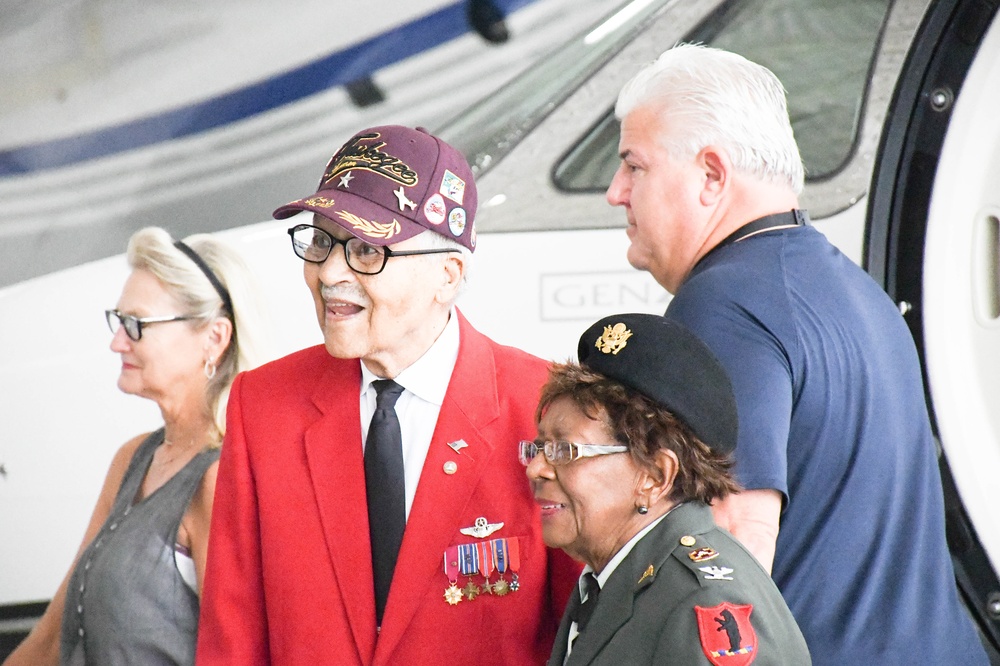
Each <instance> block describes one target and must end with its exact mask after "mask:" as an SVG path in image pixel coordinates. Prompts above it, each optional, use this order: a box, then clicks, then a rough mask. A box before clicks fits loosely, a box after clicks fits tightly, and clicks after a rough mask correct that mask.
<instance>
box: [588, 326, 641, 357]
mask: <svg viewBox="0 0 1000 666" xmlns="http://www.w3.org/2000/svg"><path fill="white" fill-rule="evenodd" d="M631 337H632V331H630V330H628V329H627V328H626V327H625V324H615V325H614V326H613V327H612V326H605V327H604V335H602V336H601V337H600V338H598V340H597V344H595V345H594V346H595V347H597V348H598V349H600V350H601V351H602V352H604V353H605V354H617V353H618V352H620V351H621V350H622V349H624V348H625V344H626V341H627V340H628V339H629V338H631Z"/></svg>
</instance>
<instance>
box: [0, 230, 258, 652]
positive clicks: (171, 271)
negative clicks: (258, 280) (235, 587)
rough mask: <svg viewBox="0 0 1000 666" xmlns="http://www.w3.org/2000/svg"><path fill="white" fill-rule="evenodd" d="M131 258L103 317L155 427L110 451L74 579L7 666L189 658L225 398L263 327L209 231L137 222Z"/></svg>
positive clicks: (252, 361) (243, 277) (244, 279)
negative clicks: (157, 419) (155, 415)
mask: <svg viewBox="0 0 1000 666" xmlns="http://www.w3.org/2000/svg"><path fill="white" fill-rule="evenodd" d="M128 263H129V266H130V267H131V269H132V272H131V273H130V275H129V277H128V279H127V280H126V281H125V286H124V288H123V289H122V293H121V297H120V298H119V299H118V303H117V305H116V306H115V308H114V309H111V310H108V311H107V312H106V313H105V316H106V317H107V321H108V325H109V327H110V328H111V330H112V332H113V334H114V337H113V338H112V341H111V350H112V351H113V352H115V353H117V354H119V356H120V357H121V373H120V375H119V377H118V388H119V389H121V390H122V391H123V392H125V393H128V394H132V395H137V396H140V397H143V398H147V399H149V400H154V401H155V402H156V403H157V405H158V406H159V408H160V411H161V413H162V415H163V426H162V427H160V428H159V429H157V430H156V431H154V432H152V433H146V434H141V435H138V436H137V437H135V438H133V439H131V440H130V441H128V442H126V443H125V444H124V445H123V446H122V447H121V448H120V449H119V450H118V452H117V453H116V454H115V456H114V459H113V460H112V463H111V468H110V470H109V471H108V475H107V478H106V479H105V482H104V487H103V488H102V489H101V493H100V497H99V498H98V501H97V506H96V507H95V509H94V513H93V515H92V517H91V520H90V524H89V526H88V527H87V531H86V534H85V536H84V539H83V544H82V545H81V547H80V551H79V553H78V554H77V558H76V560H75V562H74V564H73V566H72V568H71V569H70V572H69V574H68V575H67V577H66V579H65V580H64V581H63V583H62V585H61V586H60V587H59V590H58V591H57V592H56V594H55V597H54V598H53V600H52V602H51V603H50V604H49V607H48V608H47V610H46V612H45V614H44V615H43V616H42V618H41V620H40V621H39V623H38V624H37V626H36V627H35V628H34V630H33V631H32V632H31V634H29V636H28V637H27V638H26V639H25V640H24V642H23V643H22V644H21V645H20V646H19V647H18V649H17V650H16V651H15V652H14V653H13V654H12V655H11V656H10V657H9V658H8V660H7V661H6V662H4V663H5V665H9V666H15V665H21V664H32V665H36V664H57V663H61V664H73V665H79V664H101V665H105V664H107V665H113V664H125V663H130V664H137V663H141V664H192V663H194V648H195V642H196V638H197V623H198V609H199V596H200V590H201V584H202V578H203V574H204V571H205V559H206V552H207V546H208V528H209V523H210V520H211V515H212V501H213V497H214V494H215V477H216V470H217V468H218V458H219V447H220V445H221V444H222V438H223V435H224V434H225V412H226V402H227V399H228V397H229V388H230V386H231V384H232V381H233V378H234V377H235V376H236V374H237V373H238V372H240V371H242V370H245V369H247V368H250V367H253V366H254V365H256V361H258V360H259V358H258V353H259V350H258V347H259V345H258V343H257V339H258V338H259V337H260V323H261V322H260V318H259V316H257V315H256V313H255V310H254V294H253V292H252V289H251V286H250V284H251V280H250V273H249V270H248V269H247V267H246V265H245V264H244V263H243V261H242V260H241V259H240V258H239V256H238V255H236V253H235V252H234V251H233V250H231V249H230V248H228V247H227V246H225V245H224V244H222V243H221V242H220V241H218V240H216V239H214V238H212V237H209V236H205V235H198V236H191V237H189V238H188V239H186V240H185V241H177V242H175V241H174V240H173V239H171V237H170V236H169V234H167V232H165V231H164V230H162V229H158V228H147V229H142V230H140V231H138V232H137V233H136V234H135V235H134V236H133V237H132V238H131V240H130V241H129V245H128Z"/></svg>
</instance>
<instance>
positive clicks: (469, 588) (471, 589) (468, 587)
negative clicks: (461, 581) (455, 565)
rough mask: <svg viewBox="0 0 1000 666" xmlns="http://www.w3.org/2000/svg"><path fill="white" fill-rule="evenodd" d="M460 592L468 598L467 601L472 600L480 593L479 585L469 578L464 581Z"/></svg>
mask: <svg viewBox="0 0 1000 666" xmlns="http://www.w3.org/2000/svg"><path fill="white" fill-rule="evenodd" d="M462 594H464V595H465V598H466V599H468V600H469V601H473V600H475V598H476V597H477V596H479V595H480V594H481V592H480V590H479V586H478V585H476V584H475V583H473V582H472V579H471V578H470V579H469V582H468V583H466V584H465V587H463V588H462Z"/></svg>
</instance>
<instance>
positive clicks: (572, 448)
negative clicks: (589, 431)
mask: <svg viewBox="0 0 1000 666" xmlns="http://www.w3.org/2000/svg"><path fill="white" fill-rule="evenodd" d="M626 451H628V447H627V446H624V445H622V444H577V443H576V442H566V441H562V440H558V441H554V442H551V441H548V442H537V441H535V442H529V441H527V440H521V441H520V442H519V443H518V454H519V458H520V460H521V464H522V465H524V466H525V467H527V466H528V463H530V462H531V461H532V460H534V459H535V456H537V455H538V454H539V453H543V454H545V459H546V460H547V461H548V462H549V464H550V465H565V464H567V463H571V462H573V461H574V460H577V459H579V458H593V457H595V456H606V455H609V454H612V453H625V452H626Z"/></svg>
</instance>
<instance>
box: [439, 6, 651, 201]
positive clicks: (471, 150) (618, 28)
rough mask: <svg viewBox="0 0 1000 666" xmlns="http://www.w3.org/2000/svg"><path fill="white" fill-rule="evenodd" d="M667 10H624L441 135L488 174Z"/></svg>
mask: <svg viewBox="0 0 1000 666" xmlns="http://www.w3.org/2000/svg"><path fill="white" fill-rule="evenodd" d="M666 4H669V0H660V1H659V2H649V1H647V0H633V1H632V2H629V3H625V4H623V5H622V6H621V7H619V8H618V9H617V10H615V11H614V12H612V13H611V14H609V15H608V16H607V17H606V18H605V20H604V21H602V22H601V23H600V24H599V25H598V27H596V28H594V29H592V30H588V31H587V32H586V33H584V34H582V35H579V36H577V37H576V38H574V39H572V40H571V41H570V42H568V43H567V44H565V45H564V46H563V47H562V48H560V49H558V50H557V51H554V52H553V53H551V54H550V55H549V57H547V58H545V59H544V60H543V61H542V62H540V63H538V64H537V65H536V66H535V67H532V68H530V69H528V70H527V71H526V72H523V73H521V74H520V75H518V76H517V77H516V78H515V79H513V80H512V81H511V82H510V83H509V84H507V85H506V86H504V87H503V88H501V90H500V91H498V92H497V93H494V94H492V95H489V96H487V97H486V98H485V99H483V100H481V101H480V102H479V103H477V104H476V105H474V106H472V107H471V108H470V109H468V110H466V111H463V112H462V113H461V114H460V115H458V116H456V117H455V118H453V119H452V120H451V121H449V122H448V123H445V125H444V126H443V127H442V128H440V129H439V130H438V131H437V134H438V135H439V136H440V137H442V138H443V139H445V140H446V141H448V143H450V144H452V145H453V146H455V147H456V148H458V149H459V150H460V151H461V152H462V153H463V154H464V155H465V156H466V158H468V160H469V164H470V165H471V166H472V172H473V173H474V174H476V175H477V176H479V175H481V174H483V173H485V172H486V171H487V170H488V169H489V168H490V167H491V166H493V165H494V164H496V163H497V162H498V161H499V160H500V159H501V158H502V157H503V156H505V155H506V154H507V153H508V152H510V151H511V150H512V149H513V148H514V146H516V145H517V143H518V142H519V141H520V139H521V137H523V136H524V135H525V134H527V133H528V132H530V131H531V130H532V129H533V128H534V127H536V126H537V125H538V123H540V122H541V121H542V120H543V119H544V118H545V116H547V115H548V114H549V113H550V112H551V111H552V110H553V109H554V108H555V107H557V106H558V105H559V104H560V103H561V102H562V101H563V100H565V99H566V98H567V97H568V96H569V95H570V94H572V93H573V92H574V91H575V90H576V89H577V88H579V87H580V85H582V84H583V83H584V82H585V81H586V80H587V79H588V78H589V77H590V76H591V75H592V74H593V72H595V71H596V70H598V69H600V68H601V66H602V65H604V64H605V63H606V62H607V61H608V60H609V59H611V58H613V57H614V56H615V54H616V53H618V52H619V51H620V50H621V49H622V47H623V46H624V45H625V44H627V43H628V42H629V41H630V40H631V39H632V38H633V37H634V35H635V34H636V33H637V32H639V31H641V28H642V26H643V25H644V24H646V23H648V22H649V21H650V20H651V17H652V16H654V15H655V14H656V13H657V12H658V11H660V10H661V9H662V8H663V6H664V5H666ZM609 182H610V179H609Z"/></svg>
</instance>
